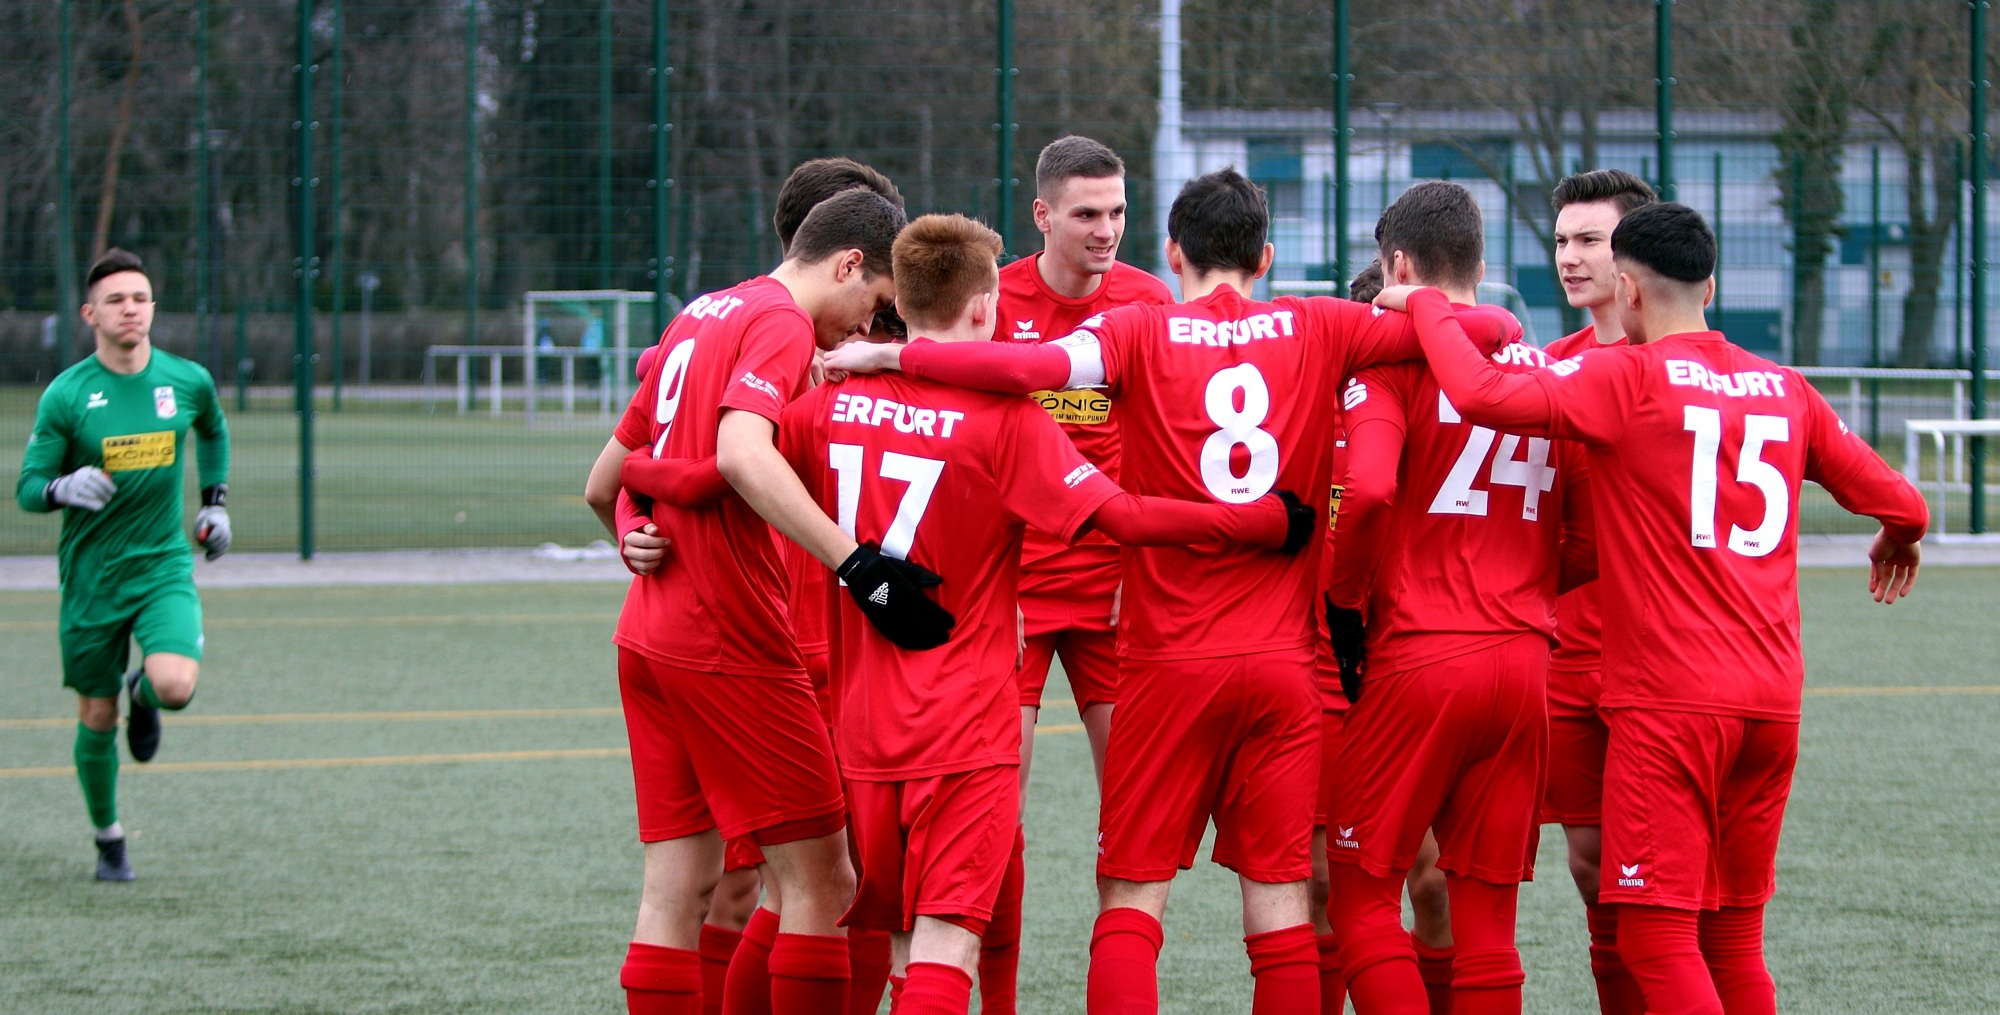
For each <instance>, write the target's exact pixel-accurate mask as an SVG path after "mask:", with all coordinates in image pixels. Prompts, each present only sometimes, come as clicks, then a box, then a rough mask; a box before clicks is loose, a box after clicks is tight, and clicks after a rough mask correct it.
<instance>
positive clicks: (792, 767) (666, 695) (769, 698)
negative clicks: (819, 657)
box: [618, 647, 846, 846]
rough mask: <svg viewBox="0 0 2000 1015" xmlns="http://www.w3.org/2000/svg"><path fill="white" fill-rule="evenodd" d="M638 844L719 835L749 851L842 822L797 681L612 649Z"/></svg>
mask: <svg viewBox="0 0 2000 1015" xmlns="http://www.w3.org/2000/svg"><path fill="white" fill-rule="evenodd" d="M618 690H619V694H620V697H621V698H622V699H623V700H624V705H625V733H626V736H627V737H628V738H629V739H630V741H631V743H632V781H633V784H634V788H635V789H636V790H637V791H638V797H639V839H640V841H641V842H660V841H662V840H666V839H678V838H680V837H682V836H686V835H694V834H696V833H699V832H705V831H707V830H709V829H711V828H716V829H719V830H720V831H721V833H722V837H723V838H725V839H742V838H748V839H751V840H753V841H754V842H756V843H757V844H759V845H763V846H770V845H775V844H778V843H785V842H796V841H799V840H801V839H813V838H818V837H820V836H823V835H831V834H833V833H834V832H837V831H839V830H840V828H841V826H842V825H844V824H846V817H845V811H844V808H843V804H842V800H841V795H840V782H839V777H838V775H837V774H836V773H835V770H834V763H833V744H832V742H831V741H830V740H829V739H828V738H827V735H826V721H825V720H824V719H822V718H820V714H819V709H818V708H817V707H815V705H814V703H813V696H812V685H811V684H810V683H808V682H807V681H806V679H805V678H804V677H745V676H721V675H717V674H713V673H697V672H694V671H692V670H684V669H681V668H680V667H677V666H672V665H669V664H667V663H663V662H660V661H658V660H654V659H648V658H646V657H645V656H642V655H640V654H639V653H637V652H634V651H632V650H630V649H627V648H623V647H621V648H619V650H618Z"/></svg>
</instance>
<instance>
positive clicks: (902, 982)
mask: <svg viewBox="0 0 2000 1015" xmlns="http://www.w3.org/2000/svg"><path fill="white" fill-rule="evenodd" d="M909 982H910V978H909V977H907V976H896V975H894V974H891V975H890V977H889V1015H896V1013H897V1012H898V1011H901V1010H902V1008H903V988H904V987H905V986H907V985H908V984H909Z"/></svg>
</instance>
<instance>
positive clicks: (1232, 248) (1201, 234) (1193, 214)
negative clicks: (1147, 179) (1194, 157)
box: [1167, 166, 1271, 272]
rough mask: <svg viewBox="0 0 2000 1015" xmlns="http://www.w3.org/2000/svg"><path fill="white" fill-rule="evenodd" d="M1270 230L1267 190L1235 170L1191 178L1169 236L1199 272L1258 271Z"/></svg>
mask: <svg viewBox="0 0 2000 1015" xmlns="http://www.w3.org/2000/svg"><path fill="white" fill-rule="evenodd" d="M1270 226H1271V209H1270V206H1269V205H1268V204H1266V203H1265V202H1264V188H1262V187H1259V186H1257V185H1256V184H1254V183H1251V182H1250V180H1249V179H1248V178H1246V177H1245V176H1244V175H1243V174H1242V173H1239V172H1237V171H1236V167H1235V166H1225V167H1224V168H1222V169H1218V170H1216V171H1215V172H1212V173H1203V174H1201V175H1200V176H1197V177H1195V178H1194V179H1192V180H1189V181H1188V182H1187V184H1186V185H1185V186H1183V187H1181V192H1180V196H1178V197H1176V198H1174V205H1173V207H1172V208H1171V209H1169V210H1168V211H1167V236H1168V237H1169V238H1171V239H1172V240H1173V241H1174V242H1175V243H1177V244H1180V248H1181V258H1182V260H1183V261H1184V262H1185V263H1186V265H1187V266H1188V267H1190V268H1193V269H1194V270H1196V271H1252V272H1254V271H1256V270H1257V269H1258V267H1259V266H1261V265H1262V264H1263V262H1264V239H1265V237H1266V236H1267V235H1268V234H1269V233H1270Z"/></svg>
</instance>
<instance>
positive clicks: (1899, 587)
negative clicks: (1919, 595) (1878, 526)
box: [1868, 531, 1924, 604]
mask: <svg viewBox="0 0 2000 1015" xmlns="http://www.w3.org/2000/svg"><path fill="white" fill-rule="evenodd" d="M1923 555H1924V544H1922V543H1898V542H1896V541H1895V540H1892V539H1890V538H1889V533H1888V532H1886V531H1882V532H1877V533H1875V542H1874V544H1873V545H1871V546H1869V547H1868V592H1869V594H1870V595H1872V596H1874V597H1875V601H1876V602H1878V603H1884V604H1887V603H1893V602H1895V601H1896V600H1898V599H1900V598H1902V597H1904V596H1907V595H1909V594H1910V589H1911V588H1913V587H1915V586H1916V584H1917V564H1918V563H1919V562H1920V561H1921V560H1922V558H1923Z"/></svg>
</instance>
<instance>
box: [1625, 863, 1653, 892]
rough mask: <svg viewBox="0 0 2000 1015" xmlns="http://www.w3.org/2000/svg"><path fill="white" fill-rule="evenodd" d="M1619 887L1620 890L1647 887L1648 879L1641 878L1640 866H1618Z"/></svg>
mask: <svg viewBox="0 0 2000 1015" xmlns="http://www.w3.org/2000/svg"><path fill="white" fill-rule="evenodd" d="M1618 887H1620V888H1644V887H1646V879H1645V878H1642V877H1640V876H1639V865H1638V864H1636V863H1635V864H1622V863H1621V864H1619V865H1618Z"/></svg>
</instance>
